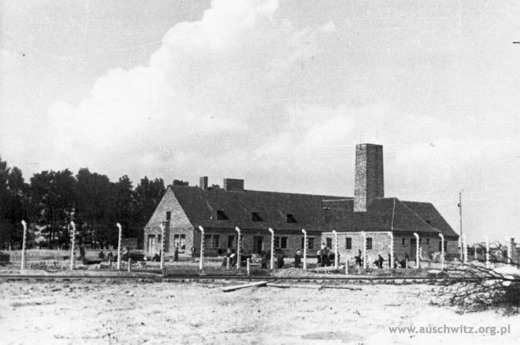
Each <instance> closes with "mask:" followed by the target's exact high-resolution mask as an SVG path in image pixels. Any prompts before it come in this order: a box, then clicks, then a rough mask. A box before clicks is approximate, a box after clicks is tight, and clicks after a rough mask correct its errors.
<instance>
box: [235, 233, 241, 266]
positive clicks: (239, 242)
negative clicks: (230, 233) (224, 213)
mask: <svg viewBox="0 0 520 345" xmlns="http://www.w3.org/2000/svg"><path fill="white" fill-rule="evenodd" d="M235 230H236V232H237V234H238V235H237V269H240V268H241V267H242V262H241V261H242V257H241V253H240V251H241V249H242V243H241V239H242V231H241V230H240V228H239V227H238V226H236V227H235Z"/></svg>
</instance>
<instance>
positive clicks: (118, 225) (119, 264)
mask: <svg viewBox="0 0 520 345" xmlns="http://www.w3.org/2000/svg"><path fill="white" fill-rule="evenodd" d="M116 225H117V228H118V229H119V238H118V240H117V270H118V271H119V270H120V269H121V242H122V239H123V229H122V228H121V224H119V223H117V224H116Z"/></svg>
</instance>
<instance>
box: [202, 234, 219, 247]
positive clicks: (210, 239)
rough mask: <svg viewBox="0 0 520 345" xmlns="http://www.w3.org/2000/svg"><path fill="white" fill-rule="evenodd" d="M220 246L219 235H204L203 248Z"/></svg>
mask: <svg viewBox="0 0 520 345" xmlns="http://www.w3.org/2000/svg"><path fill="white" fill-rule="evenodd" d="M219 246H220V236H219V235H204V247H206V248H218V247H219Z"/></svg>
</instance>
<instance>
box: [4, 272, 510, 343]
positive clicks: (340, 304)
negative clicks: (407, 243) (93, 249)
mask: <svg viewBox="0 0 520 345" xmlns="http://www.w3.org/2000/svg"><path fill="white" fill-rule="evenodd" d="M221 287H222V285H219V284H197V283H184V284H181V283H128V282H127V283H112V282H110V281H107V282H103V283H92V282H89V283H82V282H52V283H24V282H8V283H5V282H4V283H0V343H1V344H144V343H146V344H389V343H393V344H453V343H456V342H459V343H460V344H462V343H471V344H484V343H487V344H519V343H520V317H519V316H511V317H506V316H502V315H501V314H497V313H495V312H493V311H490V312H484V313H470V314H458V313H457V312H456V310H455V309H454V308H448V307H437V306H433V305H430V301H432V300H435V299H436V297H435V296H434V291H435V290H436V289H437V288H436V287H434V286H430V285H403V286H394V285H359V286H354V285H352V287H360V288H361V290H360V291H350V290H340V289H322V290H318V289H308V288H305V289H304V288H291V289H278V288H274V287H261V288H249V289H243V290H238V291H235V292H229V293H224V292H222V290H221ZM444 325H446V326H447V327H459V328H460V326H466V327H474V329H478V328H479V327H497V329H500V328H501V327H509V329H510V333H508V334H504V335H500V334H496V335H491V334H460V333H459V334H409V333H407V334H392V333H391V332H390V331H389V327H393V326H415V327H417V328H419V327H428V326H436V327H443V326H444ZM418 331H419V330H418Z"/></svg>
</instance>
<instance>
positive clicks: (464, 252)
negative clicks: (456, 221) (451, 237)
mask: <svg viewBox="0 0 520 345" xmlns="http://www.w3.org/2000/svg"><path fill="white" fill-rule="evenodd" d="M462 242H463V243H464V248H463V251H462V253H463V257H464V263H467V262H468V242H467V239H466V235H462Z"/></svg>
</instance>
